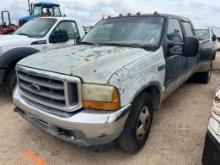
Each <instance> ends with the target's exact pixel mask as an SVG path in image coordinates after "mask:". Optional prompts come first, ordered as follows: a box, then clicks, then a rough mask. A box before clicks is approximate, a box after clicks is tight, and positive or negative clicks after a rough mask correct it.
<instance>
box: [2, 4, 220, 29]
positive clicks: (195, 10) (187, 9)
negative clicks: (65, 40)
mask: <svg viewBox="0 0 220 165" xmlns="http://www.w3.org/2000/svg"><path fill="white" fill-rule="evenodd" d="M32 1H33V2H36V1H37V2H39V0H32ZM41 1H43V0H41ZM44 1H50V2H56V3H59V4H61V9H62V13H63V14H66V15H67V16H71V17H75V18H77V19H80V20H81V21H82V22H83V24H85V25H93V24H95V23H96V22H97V21H99V20H100V19H101V17H102V15H105V16H107V15H112V16H116V15H118V14H119V13H123V14H126V13H128V12H131V13H136V12H137V11H141V12H142V13H153V12H154V11H159V12H161V13H171V14H178V15H182V16H186V17H189V18H191V19H192V21H193V23H194V25H195V26H196V27H198V28H200V27H202V28H203V27H208V26H217V27H220V21H219V18H220V3H219V0H44ZM5 9H6V10H9V11H10V12H11V15H12V17H13V20H18V19H19V18H20V17H21V16H25V15H27V14H28V13H27V0H0V11H1V10H5Z"/></svg>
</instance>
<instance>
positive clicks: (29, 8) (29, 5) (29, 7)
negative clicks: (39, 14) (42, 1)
mask: <svg viewBox="0 0 220 165" xmlns="http://www.w3.org/2000/svg"><path fill="white" fill-rule="evenodd" d="M28 12H29V14H30V15H31V3H30V0H28Z"/></svg>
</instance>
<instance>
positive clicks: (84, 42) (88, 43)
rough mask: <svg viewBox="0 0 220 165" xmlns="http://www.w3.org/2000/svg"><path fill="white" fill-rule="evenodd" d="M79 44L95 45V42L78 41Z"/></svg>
mask: <svg viewBox="0 0 220 165" xmlns="http://www.w3.org/2000/svg"><path fill="white" fill-rule="evenodd" d="M79 44H82V45H97V44H96V43H92V42H86V41H82V42H79Z"/></svg>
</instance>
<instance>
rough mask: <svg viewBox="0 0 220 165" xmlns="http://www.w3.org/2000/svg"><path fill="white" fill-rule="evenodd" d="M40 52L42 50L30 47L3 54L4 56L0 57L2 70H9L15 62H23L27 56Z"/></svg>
mask: <svg viewBox="0 0 220 165" xmlns="http://www.w3.org/2000/svg"><path fill="white" fill-rule="evenodd" d="M38 52H40V50H38V49H35V48H28V47H20V48H14V49H11V50H9V51H7V52H5V53H3V55H2V56H1V57H0V68H4V69H8V67H9V66H10V64H12V63H13V62H16V61H18V60H21V59H23V58H25V57H27V56H30V55H32V54H35V53H38Z"/></svg>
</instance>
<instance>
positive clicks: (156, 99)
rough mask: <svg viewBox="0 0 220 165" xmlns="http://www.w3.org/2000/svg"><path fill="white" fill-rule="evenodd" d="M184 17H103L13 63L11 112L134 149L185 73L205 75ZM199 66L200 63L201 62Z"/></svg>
mask: <svg viewBox="0 0 220 165" xmlns="http://www.w3.org/2000/svg"><path fill="white" fill-rule="evenodd" d="M211 63H212V60H210V61H209V62H207V61H206V62H204V63H203V61H200V54H199V42H198V40H197V39H196V38H195V32H194V28H193V26H192V23H191V22H190V20H189V19H187V18H184V17H180V16H175V15H166V14H158V13H155V14H149V15H141V14H140V13H137V15H130V14H129V15H128V16H122V15H120V16H119V17H112V18H110V17H109V18H107V19H104V20H102V21H101V22H99V23H98V24H97V25H96V26H95V27H93V28H92V29H91V30H90V31H89V32H88V33H87V34H86V35H85V37H84V38H83V39H82V40H81V42H80V43H79V45H76V46H72V47H68V48H63V49H56V50H51V51H48V52H41V53H37V54H36V55H34V56H29V57H27V58H25V59H23V60H21V61H20V62H19V63H18V64H17V66H16V71H17V77H18V82H19V83H18V86H17V87H16V89H15V92H14V94H13V102H14V105H15V106H16V109H15V111H16V112H18V113H19V114H20V115H21V116H22V117H23V118H24V119H26V120H27V121H29V122H30V123H32V124H33V125H35V126H36V127H38V128H41V129H42V130H44V131H46V132H47V133H49V134H51V135H54V136H56V137H58V138H61V139H63V140H65V141H67V142H69V143H73V144H78V145H82V146H88V147H92V148H96V149H97V148H100V147H101V146H103V145H104V146H106V145H107V146H108V145H109V144H112V143H114V142H117V143H118V144H119V146H120V147H121V148H122V149H123V150H125V151H127V152H130V153H136V152H138V151H139V150H140V149H141V148H142V147H143V146H144V144H145V142H146V140H147V139H148V135H149V133H150V128H151V124H152V121H153V114H154V111H156V110H158V109H159V107H160V105H161V102H162V101H163V100H164V99H165V98H166V97H167V96H169V95H170V94H171V93H172V92H174V91H175V89H177V88H178V87H180V86H181V85H182V84H183V83H184V82H185V81H186V80H187V79H189V78H190V77H191V76H193V75H194V74H198V73H199V76H198V77H197V78H198V79H199V80H202V81H203V80H204V79H207V82H208V81H209V78H210V77H209V76H210V74H207V73H210V72H211V71H212V69H211ZM201 66H202V67H201Z"/></svg>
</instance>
